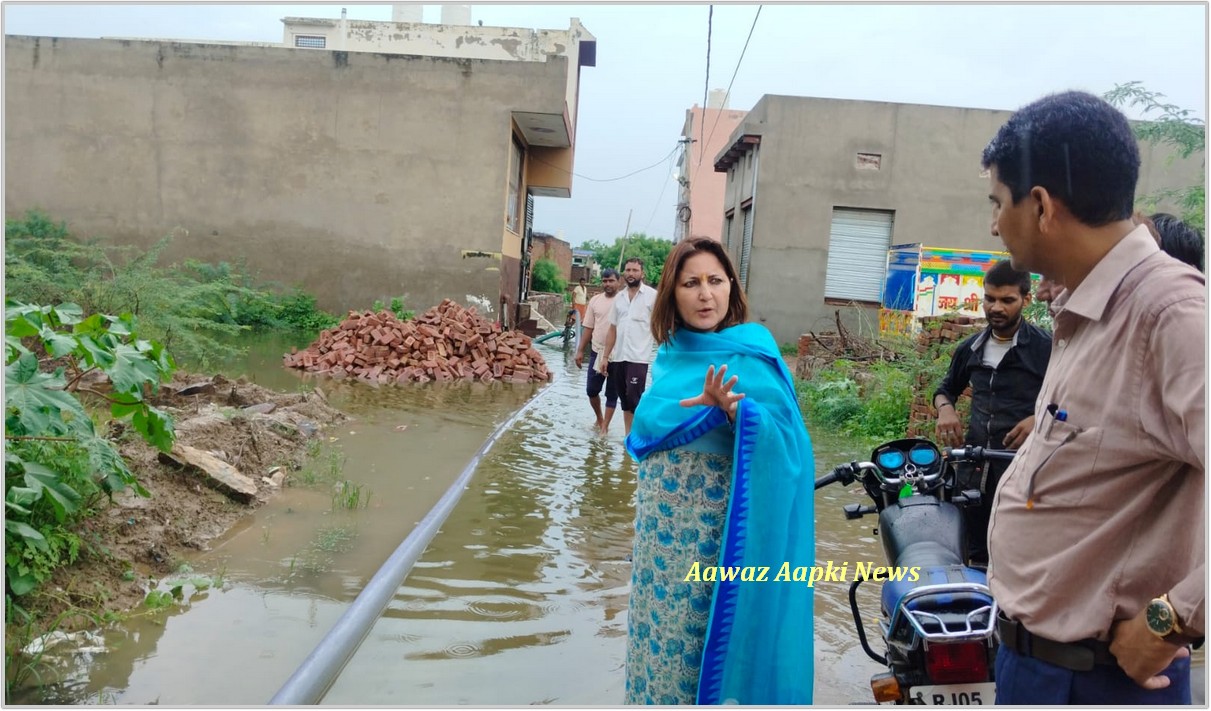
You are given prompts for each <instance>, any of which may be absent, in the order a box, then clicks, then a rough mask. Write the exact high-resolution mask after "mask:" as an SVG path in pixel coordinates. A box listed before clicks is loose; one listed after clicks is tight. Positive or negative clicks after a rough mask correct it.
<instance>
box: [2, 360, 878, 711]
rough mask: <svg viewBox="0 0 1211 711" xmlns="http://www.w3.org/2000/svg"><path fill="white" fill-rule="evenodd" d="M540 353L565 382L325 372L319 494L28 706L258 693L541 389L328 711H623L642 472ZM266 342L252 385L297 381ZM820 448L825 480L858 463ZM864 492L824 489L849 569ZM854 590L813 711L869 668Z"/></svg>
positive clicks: (257, 532)
mask: <svg viewBox="0 0 1211 711" xmlns="http://www.w3.org/2000/svg"><path fill="white" fill-rule="evenodd" d="M540 348H542V349H543V350H542V352H543V355H544V357H545V358H546V359H547V362H548V365H549V367H551V369H552V371H553V372H555V373H556V380H555V382H553V383H551V384H549V385H543V386H537V385H508V384H495V385H491V386H485V385H482V384H452V385H448V386H444V387H443V386H434V385H432V384H431V385H427V386H423V387H407V388H395V387H386V388H379V389H376V388H371V387H368V386H364V385H355V384H348V383H333V382H331V381H323V382H322V387H323V388H324V389H325V390H326V391H327V392H328V395H329V398H330V400H331V401H332V403H333V404H334V405H335V406H337V407H339V408H341V409H342V410H344V411H345V412H347V413H349V414H350V415H352V417H353V419H352V420H351V421H349V422H346V423H343V424H342V425H340V427H339V428H338V429H334V430H331V431H328V432H325V436H330V437H336V438H337V440H336V441H335V442H332V443H331V448H330V449H328V450H326V451H324V452H321V453H320V455H319V456H318V457H317V459H316V460H315V462H314V463H313V465H312V467H313V469H314V470H313V471H311V472H309V473H307V472H304V473H306V474H308V476H310V477H312V478H315V479H318V480H319V481H320V484H317V485H314V486H311V487H305V488H289V489H286V490H285V491H284V492H283V493H282V494H281V495H279V496H278V497H277V498H276V499H275V500H273V501H272V502H270V503H269V504H267V505H266V506H264V507H262V508H261V509H260V510H258V511H257V512H255V513H254V514H252V515H250V516H249V517H248V518H247V519H246V520H245V521H244V522H243V523H241V525H239V526H237V528H236V529H234V530H233V531H231V532H230V533H229V534H228V535H227V536H225V537H224V538H222V539H221V540H218V541H216V542H214V544H213V546H212V550H210V551H208V552H206V553H204V554H201V555H199V556H197V557H196V558H195V559H194V560H192V561H190V564H191V565H192V567H193V568H194V570H195V571H196V572H197V573H201V574H207V575H215V574H221V575H222V577H223V580H224V583H223V585H222V586H221V587H219V588H215V589H211V590H209V591H207V592H204V593H198V594H196V595H194V596H193V597H192V598H191V599H190V600H189V604H188V606H184V607H177V608H174V609H171V610H169V611H167V612H155V613H148V614H144V615H140V616H138V617H135V618H132V619H130V620H128V621H126V622H124V623H122V624H120V625H117V626H115V627H114V628H113V629H109V630H106V631H105V633H104V638H105V644H106V647H107V651H105V652H100V653H94V654H91V655H85V656H83V657H77V658H76V659H75V663H74V664H70V665H67V666H65V667H63V668H60V669H58V670H57V672H54V671H52V672H51V673H50V674H49V675H48V676H47V678H46V679H45V680H46V681H52V679H53V680H54V681H53V682H52V683H50V684H49V685H48V686H47V687H46V688H45V689H44V691H45V694H44V695H43V696H42V697H41V700H42V701H43V702H49V703H98V702H102V703H124V704H151V703H159V704H169V705H196V704H205V705H224V704H233V705H260V704H264V703H265V702H266V701H268V699H269V698H270V697H271V696H272V695H273V694H274V693H275V692H276V691H277V690H278V688H279V687H280V686H281V684H282V683H283V682H285V680H286V679H287V678H288V677H289V676H290V674H291V672H293V670H294V669H295V668H296V667H297V666H298V665H299V664H300V663H301V662H302V661H303V659H304V658H305V657H306V656H307V654H308V653H309V652H310V651H311V649H312V648H313V647H314V646H315V645H316V644H317V643H318V642H319V640H320V639H321V638H322V637H323V635H324V634H326V633H327V631H328V630H329V628H330V627H331V626H332V625H333V623H335V621H336V620H337V618H338V617H339V616H340V615H341V613H342V612H343V611H344V610H345V608H346V607H347V605H348V604H349V603H350V602H351V601H352V600H353V598H354V597H356V595H357V593H358V592H359V591H360V590H361V588H362V586H363V585H364V584H365V583H366V582H367V581H368V580H369V578H370V577H371V576H372V575H373V574H374V572H375V571H376V570H377V569H378V567H379V565H381V563H382V562H383V561H384V560H385V559H386V558H387V557H388V556H389V555H390V554H391V552H392V551H393V550H394V549H395V547H396V546H397V545H398V544H399V542H400V541H401V540H402V539H403V538H404V537H405V536H406V535H407V534H408V533H409V532H410V531H411V530H412V528H413V527H414V525H415V523H416V522H417V521H419V520H420V519H421V517H422V516H423V515H424V514H425V513H426V512H427V511H428V510H429V508H430V507H431V506H432V505H433V504H434V503H435V502H436V501H437V499H438V498H440V496H441V494H442V493H443V492H444V490H445V488H446V487H447V486H448V484H449V482H450V481H452V480H453V479H454V478H455V477H456V476H457V475H458V473H459V472H460V471H461V470H462V468H463V467H464V466H465V464H466V462H467V461H468V460H469V459H470V458H471V456H472V455H473V453H474V452H475V451H476V450H477V449H478V447H479V446H480V445H481V444H482V443H483V441H484V440H485V439H486V438H487V437H488V436H489V435H490V434H491V432H492V431H493V429H494V428H495V427H496V425H497V424H498V423H500V422H503V421H504V420H505V419H507V418H508V416H509V415H510V414H511V413H512V412H514V411H515V410H517V409H518V408H520V407H521V406H522V405H524V404H525V403H526V402H527V401H528V400H530V399H531V398H532V397H534V396H535V395H536V394H538V395H539V396H540V397H541V400H540V401H539V403H538V404H537V405H536V407H534V408H532V409H531V411H530V416H528V417H526V418H524V419H523V420H520V421H519V422H517V423H516V424H515V426H514V427H513V428H512V429H511V430H510V431H508V432H507V433H505V434H504V435H503V436H502V437H501V439H500V440H499V441H498V443H497V444H496V446H495V447H494V448H493V449H492V450H491V451H489V452H488V454H487V455H486V456H485V458H484V459H483V461H482V462H481V465H480V467H479V469H478V470H477V472H476V473H475V476H474V478H473V479H472V480H471V482H470V485H469V486H468V489H467V490H466V491H465V492H464V493H463V496H462V499H461V500H460V502H459V504H458V506H457V507H456V508H455V510H454V511H453V513H452V514H451V515H450V518H449V519H448V520H447V521H446V523H445V525H444V526H443V529H442V531H441V533H439V534H438V536H437V537H436V538H435V539H434V541H433V542H432V544H431V545H430V547H429V548H428V550H427V551H426V552H425V554H424V555H423V556H422V558H421V560H420V562H419V563H418V564H417V566H416V567H415V568H414V569H413V572H412V574H411V575H410V576H409V577H408V579H407V580H406V582H405V583H404V585H403V586H402V587H401V588H400V589H399V590H398V591H397V593H396V595H395V597H394V599H393V600H392V602H391V604H390V605H389V607H388V609H387V611H386V612H385V614H384V616H383V617H382V618H381V619H380V620H379V621H378V623H377V624H376V625H375V627H374V628H373V629H372V630H371V632H370V634H369V636H368V637H367V639H366V641H365V642H364V644H363V645H362V647H361V649H360V650H359V651H358V652H357V654H356V655H355V656H354V657H353V659H352V660H351V661H350V663H349V664H348V666H347V667H346V668H345V671H344V673H343V674H342V676H341V677H340V678H339V679H338V681H337V683H336V684H335V685H334V687H333V688H332V689H331V691H330V692H329V694H328V695H327V697H326V698H325V700H324V703H326V704H335V705H342V706H348V705H378V704H385V705H407V704H420V705H450V704H492V705H503V704H509V705H512V704H517V705H529V704H609V705H617V704H620V703H621V702H622V698H623V684H624V672H623V661H624V655H625V636H626V619H627V613H626V607H627V605H626V603H627V593H628V586H629V577H630V564H629V563H628V562H627V560H626V559H627V557H628V555H629V553H630V548H631V527H632V522H633V496H634V490H635V467H634V463H633V462H632V461H631V460H630V459H629V457H627V456H626V455H625V453H624V451H623V446H622V440H623V437H622V422H621V417H619V418H617V420H616V422H615V423H614V427H615V429H614V431H613V432H611V434H610V435H609V436H608V437H606V438H604V439H602V438H597V437H594V436H593V435H592V432H591V419H592V418H591V412H590V410H589V407H588V403H587V401H586V398H585V397H584V393H583V383H584V371H580V370H578V369H577V368H576V367H575V365H574V364H573V363H572V360H571V356H570V353H565V352H564V351H562V350H560V349H559V348H548V347H546V346H540ZM261 350H263V351H265V353H266V354H268V355H266V356H263V358H262V361H260V362H263V366H264V367H263V368H262V367H261V366H259V365H257V363H258V361H257V355H256V353H254V354H253V356H251V357H250V358H249V362H250V363H252V364H253V365H252V367H251V368H250V371H249V372H250V376H251V377H252V378H253V379H255V380H256V381H257V382H259V383H260V384H262V385H265V386H267V387H275V388H281V389H295V388H297V387H298V386H299V383H300V381H299V379H298V378H297V377H296V376H295V375H293V374H292V373H288V372H285V371H282V370H281V369H280V367H279V366H278V364H279V362H280V361H279V357H280V353H281V352H282V350H281V348H280V347H266V348H263V349H259V350H258V351H257V352H260V351H261ZM814 441H815V452H816V459H817V470H818V472H826V471H828V469H830V468H831V467H832V466H833V465H835V464H836V463H839V462H842V461H849V460H851V459H855V458H865V457H866V456H867V455H868V454H869V453H868V452H864V451H854V450H853V449H852V445H847V443H846V442H844V441H840V440H836V439H832V438H829V437H827V436H821V435H818V434H817V435H816V436H815V438H814ZM847 447H848V448H847ZM325 476H329V480H325V479H324V477H325ZM332 478H339V479H342V480H343V479H348V480H350V481H351V482H352V483H353V484H354V485H355V486H357V487H359V491H361V494H362V496H363V497H364V496H367V495H368V496H369V503H368V506H366V507H364V508H358V509H355V510H349V509H345V508H341V507H339V506H336V505H335V503H334V497H333V494H332V490H331V485H330V483H325V482H326V481H330V480H331V479H332ZM858 500H859V498H858V496H857V494H856V493H850V492H847V491H846V490H844V489H842V488H841V487H833V488H831V489H826V490H824V491H822V492H820V493H819V494H818V495H817V531H818V541H819V542H818V545H817V558H818V560H820V561H827V560H830V559H831V560H834V561H836V562H838V563H840V562H843V561H845V562H850V563H851V568H852V563H853V562H856V561H867V560H878V559H879V556H880V555H881V549H880V546H879V542H878V539H877V538H875V537H874V536H873V535H872V532H871V528H872V526H873V520H871V519H868V520H863V521H846V520H845V519H844V516H843V515H842V513H841V510H840V507H841V505H842V504H844V503H852V502H855V501H858ZM846 592H847V586H846V585H842V584H838V583H821V584H819V585H818V586H817V595H816V605H817V623H816V660H817V661H816V702H817V703H822V704H845V703H848V702H851V701H866V700H867V699H868V698H869V694H870V692H869V686H868V679H869V677H870V675H871V674H873V673H875V672H877V671H878V668H877V666H876V665H875V664H874V663H873V662H871V661H870V660H868V659H867V658H866V656H865V655H864V654H863V653H862V651H861V648H860V647H859V646H858V643H857V638H856V636H855V635H854V633H853V631H852V619H851V616H850V612H849V607H848V603H847V601H846ZM874 599H875V598H874V594H873V592H872V594H871V595H870V596H869V598H868V603H869V604H870V607H869V608H868V609H870V610H875V609H877V607H876V603H875V602H874ZM868 628H869V629H873V626H872V625H868ZM14 700H15V701H16V700H17V699H14ZM22 702H24V703H30V702H37V699H32V698H28V699H24V700H22Z"/></svg>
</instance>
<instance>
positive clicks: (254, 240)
mask: <svg viewBox="0 0 1211 711" xmlns="http://www.w3.org/2000/svg"><path fill="white" fill-rule="evenodd" d="M568 66H569V65H568V61H567V59H565V58H562V57H553V58H550V59H549V60H548V61H546V62H514V61H509V62H502V61H489V60H476V59H443V58H437V57H404V56H398V55H386V54H376V53H368V52H366V53H353V52H349V53H346V52H333V51H316V50H295V49H284V48H264V47H248V46H226V45H205V44H186V43H172V42H138V41H125V40H88V39H56V38H49V37H41V38H37V37H21V36H6V38H5V93H6V96H5V102H6V103H5V168H6V185H5V214H6V216H8V217H16V216H19V215H22V214H24V213H25V211H26V210H29V209H31V208H35V207H37V208H42V209H44V210H46V211H47V212H48V213H49V214H50V215H51V216H52V217H54V218H55V219H63V220H67V221H68V223H69V229H71V230H72V231H73V233H75V234H77V235H80V236H96V237H100V238H103V239H105V240H108V241H111V242H115V243H127V244H137V245H145V246H146V245H150V244H152V243H153V242H155V241H156V240H157V239H159V238H160V237H162V236H163V235H165V234H168V233H169V232H170V231H172V230H173V229H174V228H177V227H180V228H183V229H184V230H186V231H187V234H188V237H186V238H183V239H177V240H175V241H174V243H173V245H172V247H171V250H170V254H169V258H174V259H179V258H182V257H186V256H188V257H194V258H198V259H202V260H206V261H212V262H217V261H220V260H225V261H233V262H234V261H237V260H240V259H247V261H248V263H249V265H250V267H251V268H252V269H253V270H254V271H256V272H257V273H258V274H259V276H261V277H262V278H264V279H272V280H276V281H279V282H282V283H285V284H299V285H302V286H304V287H305V288H307V289H308V290H310V291H313V292H314V293H316V294H317V296H318V297H319V300H320V304H321V306H323V307H325V308H328V309H334V310H344V309H349V308H363V307H367V306H368V305H369V304H370V303H371V302H372V301H373V300H375V299H385V298H388V297H391V296H398V295H400V294H406V295H407V300H408V304H409V305H410V306H413V307H415V308H417V309H418V310H419V309H423V308H428V307H429V306H432V305H433V304H435V303H437V302H439V301H440V300H441V299H442V298H447V297H449V298H453V299H456V300H458V301H460V302H462V303H464V304H467V305H472V304H476V305H479V306H480V309H481V311H483V310H485V309H484V304H488V305H489V306H490V309H491V313H492V315H493V317H496V316H497V313H496V312H497V310H498V304H499V298H500V295H501V292H502V291H504V290H506V289H505V288H504V287H503V286H502V281H503V276H504V275H505V273H506V272H508V271H509V270H508V269H507V268H504V267H507V266H508V265H503V264H502V260H501V258H500V253H501V252H502V247H504V248H506V249H507V247H508V246H512V245H505V244H503V243H502V230H503V222H504V209H503V206H504V199H503V196H504V194H505V193H506V191H507V165H508V145H509V140H510V135H511V133H512V130H513V129H512V125H513V124H512V118H511V117H512V112H515V111H534V112H542V113H560V112H562V111H563V105H564V100H565V88H566V78H567V72H568ZM509 251H513V252H515V253H516V252H517V251H518V248H517V247H516V246H514V249H513V250H509ZM478 254H482V255H486V256H477V255H478ZM515 266H516V265H514V268H513V269H512V273H513V274H514V276H513V278H514V279H516V275H517V270H516V268H515Z"/></svg>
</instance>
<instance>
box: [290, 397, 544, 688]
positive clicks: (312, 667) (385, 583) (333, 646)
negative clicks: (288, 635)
mask: <svg viewBox="0 0 1211 711" xmlns="http://www.w3.org/2000/svg"><path fill="white" fill-rule="evenodd" d="M544 392H546V389H544V391H543V392H540V393H539V394H538V396H537V397H535V398H534V399H532V400H530V402H529V403H527V404H526V405H525V406H524V407H522V408H521V409H520V410H518V411H517V412H516V413H514V414H513V416H512V417H510V418H509V419H507V420H505V421H504V422H503V423H502V424H501V425H500V426H499V427H497V428H496V431H495V432H493V433H492V436H491V437H489V438H488V441H486V442H484V444H483V446H482V447H480V448H479V451H478V452H476V453H475V456H474V457H472V458H471V461H470V462H468V463H467V466H466V468H465V469H463V471H462V474H459V475H458V479H456V480H455V481H454V483H453V484H451V485H450V488H449V489H447V490H446V493H445V494H443V495H442V497H441V499H439V500H438V502H437V504H435V505H434V506H433V508H432V509H430V510H429V513H428V514H426V515H425V517H424V518H423V519H421V521H420V523H418V524H417V525H416V528H414V529H412V532H411V533H409V534H408V537H407V538H405V539H404V541H403V543H400V544H399V547H398V548H396V549H395V552H394V553H392V554H391V557H390V558H388V559H387V561H386V562H385V563H383V565H382V567H381V568H379V569H378V572H376V573H375V574H374V577H372V578H370V582H368V583H366V587H365V588H363V589H362V591H361V592H360V593H359V594H358V596H357V598H356V599H355V600H354V601H353V603H352V604H350V605H349V609H347V610H345V613H344V614H343V615H341V617H340V619H339V620H337V621H336V624H335V625H333V626H332V629H331V630H329V631H328V634H327V635H325V636H324V638H323V639H322V640H320V643H319V644H318V645H316V647H315V649H313V650H312V651H311V654H310V655H308V656H307V658H306V659H305V660H303V663H302V664H301V665H300V666H299V668H298V669H296V670H295V671H294V674H292V675H291V676H290V678H289V679H287V680H286V683H285V684H283V685H282V688H281V689H279V690H278V692H277V693H276V694H274V696H273V698H272V699H270V700H269V703H270V704H271V705H288V706H310V705H314V704H318V703H319V702H320V701H322V700H323V698H324V696H325V695H326V694H327V693H328V690H329V689H330V688H332V684H333V683H335V682H336V679H337V677H338V676H340V674H341V671H342V670H343V669H344V668H345V665H346V664H348V663H349V660H350V659H351V658H352V657H353V654H354V653H355V652H356V651H357V649H358V647H360V646H361V645H362V642H363V641H365V639H366V635H368V634H369V633H370V629H371V628H372V627H373V626H374V623H375V622H377V621H378V618H379V617H381V616H382V614H383V611H384V610H386V609H387V605H389V604H390V603H391V599H392V598H393V597H394V596H395V592H396V591H397V590H399V586H400V585H402V584H403V582H404V579H405V578H407V577H408V573H410V572H411V571H412V566H413V565H415V564H416V561H417V560H419V559H420V557H421V555H422V554H423V553H424V552H425V548H427V547H428V545H429V543H430V541H432V540H433V538H434V536H436V535H437V531H438V529H439V528H441V525H442V524H443V523H444V522H445V520H446V518H447V517H448V516H449V515H450V512H451V511H453V510H454V506H455V505H456V504H457V503H458V499H459V497H461V496H462V493H463V491H464V490H465V489H466V487H467V483H468V482H469V481H470V480H471V476H472V475H473V474H474V473H475V469H476V467H478V466H479V462H480V460H482V459H483V457H484V455H485V454H487V453H488V450H489V449H491V448H492V445H494V444H496V441H497V440H498V439H500V436H501V435H502V434H504V433H505V432H506V431H507V430H508V429H509V428H511V427H512V426H513V424H514V423H515V422H517V421H518V420H520V419H521V417H522V416H523V415H525V413H526V412H527V411H529V410H530V409H531V408H532V407H534V406H535V404H536V403H537V402H538V401H539V400H540V399H541V398H542V396H543V393H544Z"/></svg>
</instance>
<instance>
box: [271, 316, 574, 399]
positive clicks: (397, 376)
mask: <svg viewBox="0 0 1211 711" xmlns="http://www.w3.org/2000/svg"><path fill="white" fill-rule="evenodd" d="M283 361H284V364H285V365H286V367H288V368H301V369H303V370H306V371H308V372H311V373H321V374H327V375H329V376H331V377H334V378H344V377H354V378H359V379H362V380H366V381H370V382H376V383H384V384H385V383H392V382H396V383H404V382H420V383H427V382H429V381H434V380H435V381H438V382H445V381H451V380H482V381H484V382H489V381H492V380H505V381H509V382H514V383H529V382H536V381H538V382H541V381H545V380H550V379H551V374H550V373H549V372H548V371H547V365H546V363H545V362H544V361H543V359H542V355H540V354H539V353H538V351H537V350H535V349H534V348H533V346H532V345H531V341H530V337H529V336H526V335H525V334H523V333H519V332H516V331H502V330H501V328H500V324H499V323H496V322H493V321H488V320H487V319H485V318H483V317H482V316H480V315H479V314H478V313H476V311H475V309H474V308H471V309H464V308H463V307H462V306H460V305H458V304H456V303H454V302H453V301H451V300H449V299H446V300H444V301H442V302H441V304H439V305H437V306H434V307H433V308H431V309H429V310H428V311H426V312H425V313H423V314H421V315H420V316H417V317H416V319H415V320H413V321H400V320H399V319H397V318H396V317H395V315H394V314H392V313H391V312H389V311H379V312H378V313H373V312H370V311H366V312H364V313H357V312H355V311H350V312H349V317H348V318H346V319H345V320H344V321H342V322H341V323H340V325H339V326H337V327H336V328H331V329H328V330H326V331H324V332H322V333H320V337H319V339H318V340H316V341H315V342H314V343H312V344H311V345H310V346H308V347H307V348H306V349H305V350H303V351H299V350H298V349H297V348H292V349H291V351H290V353H287V354H286V355H285V356H284V357H283Z"/></svg>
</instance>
